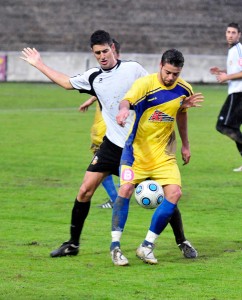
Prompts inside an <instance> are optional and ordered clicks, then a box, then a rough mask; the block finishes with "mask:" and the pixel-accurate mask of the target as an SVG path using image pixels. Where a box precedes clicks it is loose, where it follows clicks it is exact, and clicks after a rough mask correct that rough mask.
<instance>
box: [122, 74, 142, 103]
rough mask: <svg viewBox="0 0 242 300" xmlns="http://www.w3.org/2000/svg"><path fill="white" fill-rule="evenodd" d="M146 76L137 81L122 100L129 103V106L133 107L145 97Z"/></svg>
mask: <svg viewBox="0 0 242 300" xmlns="http://www.w3.org/2000/svg"><path fill="white" fill-rule="evenodd" d="M146 82H147V80H146V76H145V77H141V78H139V79H137V80H136V81H135V82H134V83H133V85H132V86H131V88H130V89H129V91H128V92H127V93H126V94H125V96H124V99H125V100H127V101H129V103H130V104H131V105H135V104H136V103H138V102H139V101H140V100H142V99H143V97H145V95H146V86H147V84H146Z"/></svg>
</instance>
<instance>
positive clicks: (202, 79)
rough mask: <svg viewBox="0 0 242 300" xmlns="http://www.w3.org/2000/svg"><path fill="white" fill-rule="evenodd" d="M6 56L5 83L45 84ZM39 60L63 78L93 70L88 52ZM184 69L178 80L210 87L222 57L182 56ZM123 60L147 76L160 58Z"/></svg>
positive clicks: (132, 56) (124, 55) (130, 56)
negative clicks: (141, 68) (211, 70)
mask: <svg viewBox="0 0 242 300" xmlns="http://www.w3.org/2000/svg"><path fill="white" fill-rule="evenodd" d="M0 55H7V58H8V60H7V61H8V62H7V70H6V71H7V76H6V79H7V81H33V82H34V81H35V82H49V79H48V78H46V77H45V76H44V75H42V74H41V73H40V72H39V71H38V70H37V69H35V68H34V67H32V66H30V65H29V64H28V63H26V62H25V61H23V60H21V59H20V58H19V57H20V56H21V52H0ZM41 56H42V59H43V60H44V62H45V63H46V64H47V65H49V66H51V67H52V68H54V69H56V70H58V71H60V72H63V73H65V74H67V75H70V76H74V75H76V74H78V73H80V74H81V73H83V72H84V71H86V70H87V69H88V68H90V67H95V66H97V62H96V60H95V58H94V57H93V55H92V54H91V53H88V52H80V53H77V52H73V53H70V52H68V53H64V52H42V53H41ZM184 56H185V66H184V68H183V71H182V77H183V78H184V79H185V80H187V81H189V82H191V83H214V82H216V80H215V78H214V76H212V75H210V73H209V68H210V67H211V66H219V67H223V68H224V67H225V62H226V56H222V55H221V56H213V55H184ZM122 59H123V60H134V61H138V62H139V63H141V64H142V65H143V66H144V68H146V69H147V71H148V72H150V73H153V72H157V71H158V69H159V62H160V55H158V54H141V53H122Z"/></svg>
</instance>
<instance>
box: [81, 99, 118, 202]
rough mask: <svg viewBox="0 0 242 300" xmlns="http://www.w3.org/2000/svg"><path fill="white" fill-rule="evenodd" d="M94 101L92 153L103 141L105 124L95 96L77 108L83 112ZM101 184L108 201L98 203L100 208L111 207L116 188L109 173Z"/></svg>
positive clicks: (115, 196)
mask: <svg viewBox="0 0 242 300" xmlns="http://www.w3.org/2000/svg"><path fill="white" fill-rule="evenodd" d="M94 102H95V103H96V111H95V116H94V121H93V124H92V127H91V147H90V149H91V151H92V153H93V155H95V154H96V152H97V151H98V150H99V148H100V145H101V143H102V141H103V137H104V136H105V132H106V124H105V122H104V120H103V117H102V113H101V110H100V106H99V103H98V101H97V98H96V97H95V96H92V97H91V98H89V99H88V100H87V101H85V102H84V103H83V104H82V105H81V106H80V107H79V110H80V111H82V112H85V111H86V110H87V109H88V107H89V106H90V105H92V104H93V103H94ZM102 186H103V187H104V189H105V191H106V192H107V194H108V197H109V199H108V201H105V202H104V203H102V204H100V205H98V207H100V208H112V207H113V203H114V201H115V199H116V198H117V190H116V187H115V184H114V181H113V176H112V175H111V174H110V175H108V176H107V177H106V178H104V179H103V181H102Z"/></svg>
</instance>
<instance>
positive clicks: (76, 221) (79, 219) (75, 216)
mask: <svg viewBox="0 0 242 300" xmlns="http://www.w3.org/2000/svg"><path fill="white" fill-rule="evenodd" d="M90 204H91V202H90V201H89V202H79V201H77V199H76V200H75V203H74V206H73V209H72V215H71V227H70V234H71V239H70V242H71V243H73V244H74V245H79V240H80V236H81V232H82V228H83V225H84V222H85V220H86V217H87V215H88V212H89V209H90Z"/></svg>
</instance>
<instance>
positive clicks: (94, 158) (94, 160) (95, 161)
mask: <svg viewBox="0 0 242 300" xmlns="http://www.w3.org/2000/svg"><path fill="white" fill-rule="evenodd" d="M97 161H98V156H96V155H95V156H94V157H93V160H92V162H91V165H95V164H96V163H97Z"/></svg>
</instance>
